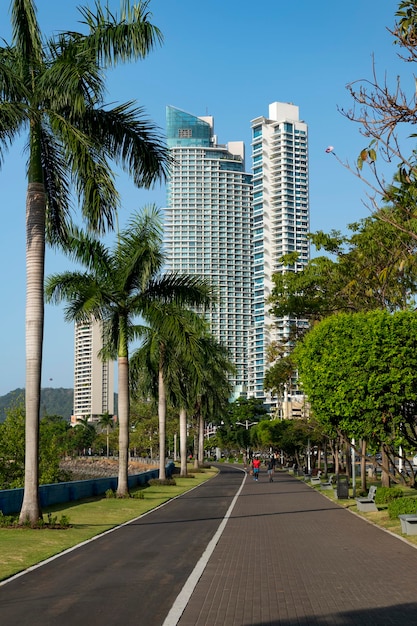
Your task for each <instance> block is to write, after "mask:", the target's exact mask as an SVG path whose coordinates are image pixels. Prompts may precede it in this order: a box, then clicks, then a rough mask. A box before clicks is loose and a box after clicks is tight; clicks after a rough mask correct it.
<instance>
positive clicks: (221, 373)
mask: <svg viewBox="0 0 417 626" xmlns="http://www.w3.org/2000/svg"><path fill="white" fill-rule="evenodd" d="M185 357H186V358H183V360H182V369H181V370H177V372H176V381H175V382H173V384H172V389H173V390H174V398H173V399H172V402H173V403H174V404H176V405H177V406H179V409H180V433H182V436H183V437H184V436H185V434H186V424H184V420H186V414H187V413H189V414H192V415H194V418H195V420H196V434H197V440H198V444H197V446H196V448H197V449H196V454H195V455H194V456H195V464H196V466H198V464H199V463H202V462H203V444H204V421H205V420H207V421H210V420H214V419H218V416H219V415H221V413H222V411H224V410H225V408H226V407H227V405H228V402H229V399H230V395H231V392H232V384H231V376H232V375H234V374H236V367H235V366H234V364H233V363H232V361H231V360H230V355H229V352H228V350H227V348H226V347H225V346H223V345H222V344H220V343H219V342H218V341H217V339H216V338H215V337H214V336H213V335H210V334H207V333H204V334H202V336H201V337H200V338H199V340H198V342H197V343H196V345H195V349H194V351H193V352H192V354H189V355H185ZM175 391H176V392H177V393H176V394H175ZM184 445H185V444H184V443H181V441H180V447H181V450H184ZM186 471H187V469H186V463H185V460H184V461H183V460H181V473H182V474H184V473H186Z"/></svg>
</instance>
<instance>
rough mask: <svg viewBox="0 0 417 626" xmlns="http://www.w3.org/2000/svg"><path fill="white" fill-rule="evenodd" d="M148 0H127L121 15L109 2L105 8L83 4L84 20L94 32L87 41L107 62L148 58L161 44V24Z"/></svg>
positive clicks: (115, 63) (99, 57) (108, 64)
mask: <svg viewBox="0 0 417 626" xmlns="http://www.w3.org/2000/svg"><path fill="white" fill-rule="evenodd" d="M148 4H149V3H148V2H136V3H135V4H131V3H130V2H129V0H124V2H123V5H122V11H121V15H120V18H118V16H117V14H113V13H111V11H110V9H109V7H108V6H106V7H104V8H102V7H101V6H100V5H99V3H98V2H96V3H95V12H94V13H93V11H91V10H90V9H89V8H88V7H81V8H80V9H79V10H80V12H81V15H82V17H83V18H84V19H83V23H84V24H86V25H87V26H88V28H89V31H90V34H89V36H87V37H86V38H85V40H84V45H85V46H88V47H91V48H93V49H94V50H95V51H96V55H97V58H98V59H99V61H100V63H101V64H102V65H103V66H105V67H106V66H115V65H117V63H119V62H120V61H126V60H129V59H132V60H137V59H141V58H144V57H145V56H147V54H148V53H149V52H150V51H151V50H152V49H153V48H154V47H155V46H156V45H157V44H158V43H162V40H163V36H162V33H161V31H160V30H159V28H157V27H156V26H153V25H152V24H151V23H150V21H149V19H150V18H151V17H152V16H151V14H150V12H149V11H148V10H147V8H148Z"/></svg>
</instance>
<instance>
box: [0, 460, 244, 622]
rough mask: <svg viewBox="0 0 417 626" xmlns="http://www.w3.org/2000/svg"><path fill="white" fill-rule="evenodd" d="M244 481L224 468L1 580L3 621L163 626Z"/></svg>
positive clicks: (0, 618) (234, 471)
mask: <svg viewBox="0 0 417 626" xmlns="http://www.w3.org/2000/svg"><path fill="white" fill-rule="evenodd" d="M242 478H243V474H242V471H241V470H239V469H235V468H233V467H224V468H222V471H221V473H220V474H218V476H216V477H215V478H213V479H212V480H210V481H208V482H207V483H204V484H202V485H201V486H199V487H198V488H196V489H194V490H192V491H190V492H188V493H186V494H184V495H183V496H181V497H179V498H177V499H175V500H172V501H170V502H169V503H168V504H166V505H164V506H162V507H160V508H159V509H156V510H154V511H152V512H150V513H149V514H147V515H145V516H143V517H141V518H138V519H136V520H134V521H133V522H131V523H129V524H128V525H126V526H123V527H121V528H119V529H117V530H116V531H114V532H112V533H109V534H107V535H104V536H102V537H99V538H98V539H96V540H95V541H92V542H90V543H88V544H87V545H84V546H82V547H80V548H77V549H75V550H73V551H71V552H70V553H68V554H64V555H63V556H61V557H59V558H57V559H54V560H53V561H50V562H49V563H47V564H45V565H43V566H42V567H39V568H37V569H35V570H33V571H30V572H28V573H26V574H24V575H23V576H20V577H18V578H16V579H14V580H11V581H10V582H8V583H7V584H4V585H2V586H1V587H0V624H1V625H2V626H15V625H16V626H17V625H18V626H75V625H76V626H79V625H81V624H85V623H90V624H103V625H105V626H113V625H114V626H116V625H117V626H121V625H123V626H130V625H132V626H133V625H135V626H142V625H143V626H159V625H160V624H163V622H164V619H165V617H166V615H167V614H168V612H169V610H170V608H171V606H172V604H173V603H174V601H175V599H176V597H177V595H178V594H179V592H180V591H181V589H182V587H183V585H184V583H185V582H186V580H187V579H188V577H189V575H190V573H191V572H192V570H193V569H194V566H195V565H196V563H197V562H198V560H199V559H200V557H201V555H202V554H203V552H204V550H205V549H206V547H207V544H208V543H209V542H210V540H211V539H212V537H213V535H214V534H215V533H216V530H217V529H218V527H219V525H220V523H221V522H222V520H223V518H224V516H225V514H226V512H227V510H228V508H229V506H230V504H231V502H232V500H233V498H234V496H235V494H236V492H237V491H238V489H239V488H240V486H241V483H242Z"/></svg>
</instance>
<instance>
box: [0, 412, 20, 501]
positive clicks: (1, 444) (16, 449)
mask: <svg viewBox="0 0 417 626" xmlns="http://www.w3.org/2000/svg"><path fill="white" fill-rule="evenodd" d="M24 468H25V411H24V406H23V404H15V405H14V406H13V407H12V408H10V409H9V410H8V411H7V417H6V419H5V421H4V422H3V423H2V424H1V425H0V484H1V488H2V489H13V488H15V487H21V486H22V485H23V478H24Z"/></svg>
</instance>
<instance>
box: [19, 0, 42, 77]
mask: <svg viewBox="0 0 417 626" xmlns="http://www.w3.org/2000/svg"><path fill="white" fill-rule="evenodd" d="M11 23H12V43H13V46H14V47H16V50H17V51H18V56H19V57H20V58H21V59H25V60H26V63H27V64H28V65H31V66H32V67H33V66H40V65H41V64H42V56H43V55H42V38H41V31H40V28H39V25H38V21H37V19H36V9H35V4H34V2H33V0H12V2H11Z"/></svg>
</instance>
